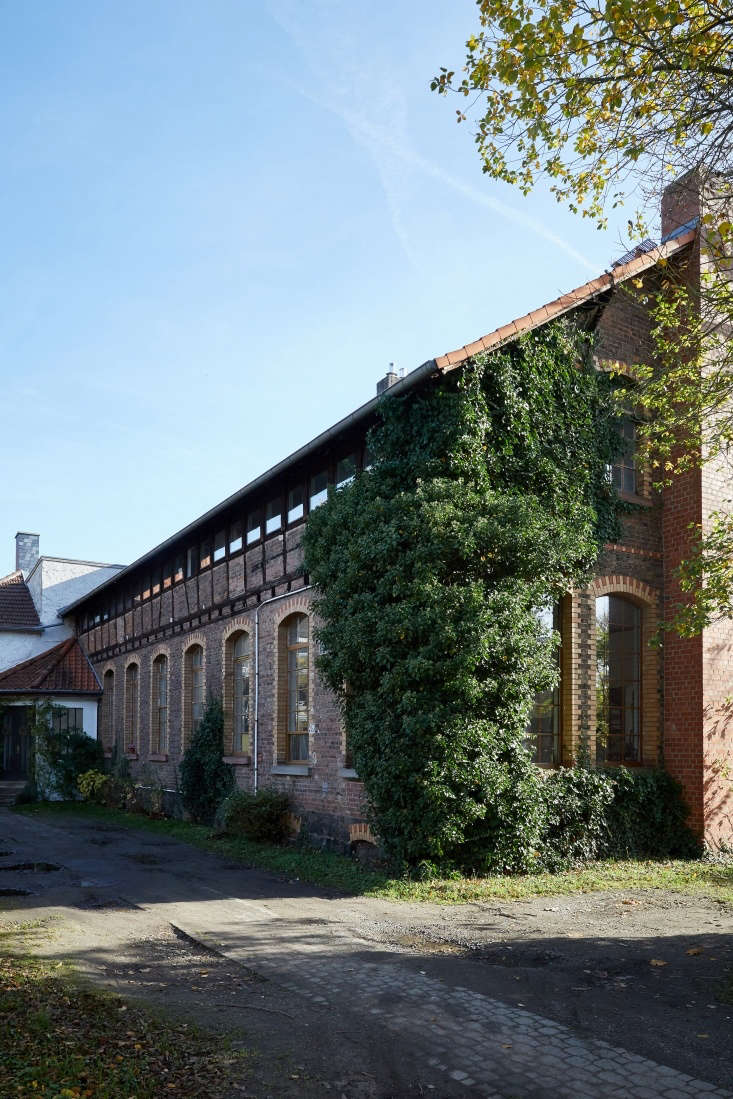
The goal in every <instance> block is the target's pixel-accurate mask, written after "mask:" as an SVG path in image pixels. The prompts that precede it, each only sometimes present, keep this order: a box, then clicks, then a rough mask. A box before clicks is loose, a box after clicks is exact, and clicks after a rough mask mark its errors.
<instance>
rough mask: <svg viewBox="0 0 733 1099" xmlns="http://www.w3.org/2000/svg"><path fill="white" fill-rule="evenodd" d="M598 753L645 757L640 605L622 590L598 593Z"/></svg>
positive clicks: (610, 758)
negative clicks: (642, 748)
mask: <svg viewBox="0 0 733 1099" xmlns="http://www.w3.org/2000/svg"><path fill="white" fill-rule="evenodd" d="M596 758H597V760H598V762H599V763H604V762H607V763H640V762H641V758H642V756H641V610H640V609H639V607H637V606H636V604H635V603H632V602H631V601H630V600H628V599H624V598H623V597H622V596H620V595H603V596H601V597H600V598H598V599H596Z"/></svg>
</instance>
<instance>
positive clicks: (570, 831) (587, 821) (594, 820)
mask: <svg viewBox="0 0 733 1099" xmlns="http://www.w3.org/2000/svg"><path fill="white" fill-rule="evenodd" d="M614 793H615V791H614V785H613V780H612V779H611V777H610V776H609V775H608V774H606V773H605V772H603V771H594V770H591V768H589V767H560V768H559V769H558V770H557V771H550V773H549V774H548V775H547V776H546V778H545V781H544V785H543V789H542V800H543V802H544V810H545V812H544V816H545V820H544V830H543V835H542V862H543V864H544V866H545V867H546V869H548V870H559V869H560V868H562V867H563V866H567V865H568V864H569V863H573V862H583V861H586V860H589V859H594V858H597V857H598V855H599V852H600V851H601V849H602V847H603V845H604V841H605V839H606V836H607V832H608V813H609V809H610V806H611V804H612V802H613V799H614Z"/></svg>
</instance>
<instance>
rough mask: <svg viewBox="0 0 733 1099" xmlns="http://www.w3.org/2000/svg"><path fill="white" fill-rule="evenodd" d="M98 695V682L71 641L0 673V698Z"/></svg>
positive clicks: (80, 649) (80, 652)
mask: <svg viewBox="0 0 733 1099" xmlns="http://www.w3.org/2000/svg"><path fill="white" fill-rule="evenodd" d="M19 693H20V694H30V693H32V694H85V695H89V694H101V693H102V689H101V687H100V686H99V680H98V679H97V677H96V675H95V674H94V670H93V668H92V666H91V664H90V663H89V661H88V660H87V658H86V656H85V654H84V651H83V649H82V647H81V645H80V644H79V642H78V641H77V640H76V638H75V637H70V638H68V640H66V641H62V642H61V644H59V645H54V647H53V648H52V649H46V651H45V652H43V653H40V654H39V655H38V656H32V657H31V658H30V660H24V661H23V662H22V664H16V665H15V667H13V668H7V669H6V670H5V671H4V672H0V694H19Z"/></svg>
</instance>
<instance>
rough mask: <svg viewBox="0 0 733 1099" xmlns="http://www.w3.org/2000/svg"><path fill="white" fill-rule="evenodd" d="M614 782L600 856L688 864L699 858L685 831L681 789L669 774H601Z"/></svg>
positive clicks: (621, 771)
mask: <svg viewBox="0 0 733 1099" xmlns="http://www.w3.org/2000/svg"><path fill="white" fill-rule="evenodd" d="M605 773H606V774H607V775H610V776H611V777H612V780H613V782H614V798H613V801H612V802H611V804H610V805H609V807H608V812H607V814H606V835H605V838H604V843H603V847H602V850H601V854H602V855H603V856H606V857H608V858H616V859H626V858H679V857H681V858H686V857H688V856H696V855H699V854H700V842H699V840H698V839H697V838H696V837H695V835H694V833H693V832H692V831H691V829H690V828H689V827H688V825H687V817H688V815H689V809H688V808H687V805H686V804H685V802H684V799H683V796H682V788H681V786H680V785H679V783H678V782H676V781H675V780H674V779H673V778H672V776H671V775H670V774H668V773H667V771H664V770H662V769H661V768H660V769H657V770H654V771H631V770H627V769H626V768H624V767H619V768H618V769H617V770H615V771H613V772H608V771H607V772H605Z"/></svg>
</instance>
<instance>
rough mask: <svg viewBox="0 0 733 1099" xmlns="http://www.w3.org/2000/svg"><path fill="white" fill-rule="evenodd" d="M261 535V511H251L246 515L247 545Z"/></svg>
mask: <svg viewBox="0 0 733 1099" xmlns="http://www.w3.org/2000/svg"><path fill="white" fill-rule="evenodd" d="M261 537H262V512H261V511H253V512H252V513H251V514H250V515H248V516H247V545H248V546H250V545H251V544H252V543H253V542H256V541H257V540H258V539H259V538H261Z"/></svg>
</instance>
